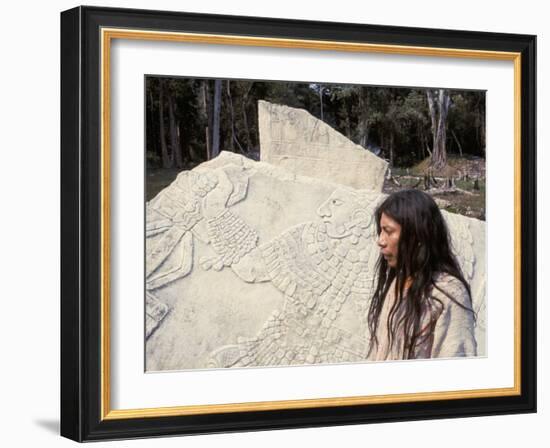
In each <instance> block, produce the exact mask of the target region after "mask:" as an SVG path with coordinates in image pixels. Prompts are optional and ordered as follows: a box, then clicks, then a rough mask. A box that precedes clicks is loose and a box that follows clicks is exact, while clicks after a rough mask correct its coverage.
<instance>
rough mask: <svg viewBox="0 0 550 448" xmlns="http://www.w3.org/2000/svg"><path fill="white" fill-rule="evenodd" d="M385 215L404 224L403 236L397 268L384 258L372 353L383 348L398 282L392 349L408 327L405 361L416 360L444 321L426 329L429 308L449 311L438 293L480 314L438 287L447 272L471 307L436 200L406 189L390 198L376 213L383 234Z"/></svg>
mask: <svg viewBox="0 0 550 448" xmlns="http://www.w3.org/2000/svg"><path fill="white" fill-rule="evenodd" d="M382 214H385V215H386V216H388V217H389V218H391V219H393V220H394V221H396V222H397V223H398V224H400V225H401V234H400V237H399V241H398V246H397V247H398V252H397V264H396V266H395V268H392V267H390V266H389V265H388V262H387V261H386V259H384V257H382V256H380V257H379V259H378V264H377V270H378V278H377V284H376V289H375V293H374V296H373V298H372V301H371V304H370V308H369V313H368V323H369V330H370V333H371V337H372V338H373V342H374V344H372V345H371V350H372V347H373V346H374V345H375V344H378V343H379V341H378V339H377V337H376V331H377V329H378V326H379V323H380V322H379V320H380V313H381V311H382V305H383V304H384V299H385V297H386V295H387V293H388V291H389V288H390V286H391V284H392V282H393V281H394V280H395V302H394V304H393V306H392V308H391V310H390V312H389V316H388V321H387V323H386V324H387V326H388V335H389V336H388V337H389V341H388V342H389V344H390V346H391V345H392V344H393V343H394V341H395V339H396V334H397V331H398V329H399V328H402V329H403V335H404V338H403V358H404V359H411V358H414V357H415V348H416V346H417V344H418V343H420V342H422V341H423V340H425V338H429V337H431V335H432V334H433V332H434V329H435V324H436V320H437V317H438V316H439V313H435V312H432V313H431V318H430V322H429V325H428V328H422V325H423V313H424V312H425V311H426V310H427V309H428V310H435V309H439V310H442V307H443V303H442V302H441V301H440V300H438V299H437V298H435V297H433V296H432V294H431V293H432V291H433V288H437V289H438V290H440V291H441V292H442V293H443V294H445V295H446V296H447V297H449V299H450V300H453V301H454V302H455V303H457V304H458V305H460V306H461V307H462V308H465V309H468V310H469V311H471V312H472V313H474V312H473V310H472V308H471V307H468V306H465V305H464V304H462V303H460V302H458V301H457V300H455V299H454V298H453V297H452V296H451V295H450V294H449V292H447V291H444V290H443V289H441V288H439V287H438V286H437V285H436V282H435V280H436V278H437V276H438V275H439V274H443V273H446V274H449V275H451V276H453V277H455V278H456V279H458V280H459V281H460V282H461V283H462V284H463V285H464V287H465V288H466V291H467V292H468V296H469V298H470V304H471V291H470V286H469V285H468V282H467V281H466V279H465V278H464V275H463V274H462V270H461V269H460V266H459V264H458V261H457V259H456V257H455V255H454V254H453V252H452V249H451V242H450V236H449V231H448V229H447V225H446V223H445V220H444V218H443V216H442V214H441V211H440V210H439V208H438V206H437V204H436V203H435V201H434V200H433V199H432V198H431V196H429V195H428V194H426V193H424V192H422V191H419V190H403V191H399V192H396V193H393V194H390V195H389V196H388V197H387V198H386V199H385V200H384V201H383V202H382V203H381V204H380V205H379V206H378V208H377V209H376V212H375V218H376V226H377V232H378V234H380V232H381V227H380V220H381V218H382ZM405 289H406V293H405V292H404V291H405ZM434 301H435V302H437V304H438V305H439V308H438V307H437V304H436V303H434ZM474 318H475V313H474Z"/></svg>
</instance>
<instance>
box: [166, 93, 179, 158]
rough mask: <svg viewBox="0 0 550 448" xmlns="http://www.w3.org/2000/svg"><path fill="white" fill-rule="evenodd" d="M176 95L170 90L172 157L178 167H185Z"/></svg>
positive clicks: (169, 112) (169, 113) (169, 109)
mask: <svg viewBox="0 0 550 448" xmlns="http://www.w3.org/2000/svg"><path fill="white" fill-rule="evenodd" d="M174 108H175V105H174V97H173V95H172V92H170V91H169V92H168V122H169V124H170V147H171V149H172V157H173V158H174V160H175V163H176V166H177V167H178V168H183V157H182V155H181V145H180V136H179V132H178V127H179V125H178V123H176V116H175V114H174Z"/></svg>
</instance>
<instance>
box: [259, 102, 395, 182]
mask: <svg viewBox="0 0 550 448" xmlns="http://www.w3.org/2000/svg"><path fill="white" fill-rule="evenodd" d="M258 115H259V117H258V118H259V128H260V145H261V151H260V158H261V160H262V161H264V162H268V163H271V164H273V165H277V166H281V167H283V168H285V169H286V170H288V171H290V172H292V173H295V174H300V175H305V176H309V177H315V178H319V179H323V180H328V181H333V182H337V183H339V184H341V185H347V186H350V187H353V188H356V189H368V190H372V191H379V192H380V191H382V186H383V184H384V176H385V174H386V170H387V167H388V164H387V162H386V161H384V160H383V159H381V158H379V157H377V156H375V155H374V154H373V153H371V152H370V151H368V150H366V149H365V148H363V147H361V146H359V145H357V144H355V143H353V142H352V141H351V140H349V139H348V138H347V137H345V136H344V135H342V134H340V133H339V132H338V131H336V130H334V129H333V128H331V127H330V126H329V125H327V124H326V123H324V122H322V121H321V120H318V119H317V118H315V117H313V116H312V115H311V114H309V113H308V112H307V111H305V110H302V109H295V108H292V107H288V106H281V105H278V104H272V103H269V102H267V101H259V102H258Z"/></svg>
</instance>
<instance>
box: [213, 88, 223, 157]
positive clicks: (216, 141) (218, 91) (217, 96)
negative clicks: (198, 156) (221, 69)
mask: <svg viewBox="0 0 550 448" xmlns="http://www.w3.org/2000/svg"><path fill="white" fill-rule="evenodd" d="M221 102H222V81H221V79H216V80H215V81H214V114H213V115H214V116H213V117H212V148H211V151H210V157H211V158H212V159H213V158H214V157H216V156H217V155H218V154H219V153H220V118H221V117H220V115H221Z"/></svg>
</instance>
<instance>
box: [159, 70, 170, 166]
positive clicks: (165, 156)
mask: <svg viewBox="0 0 550 448" xmlns="http://www.w3.org/2000/svg"><path fill="white" fill-rule="evenodd" d="M159 126H160V147H161V152H162V167H163V168H172V158H171V157H170V154H169V153H168V145H167V144H166V133H165V128H164V80H163V79H159Z"/></svg>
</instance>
